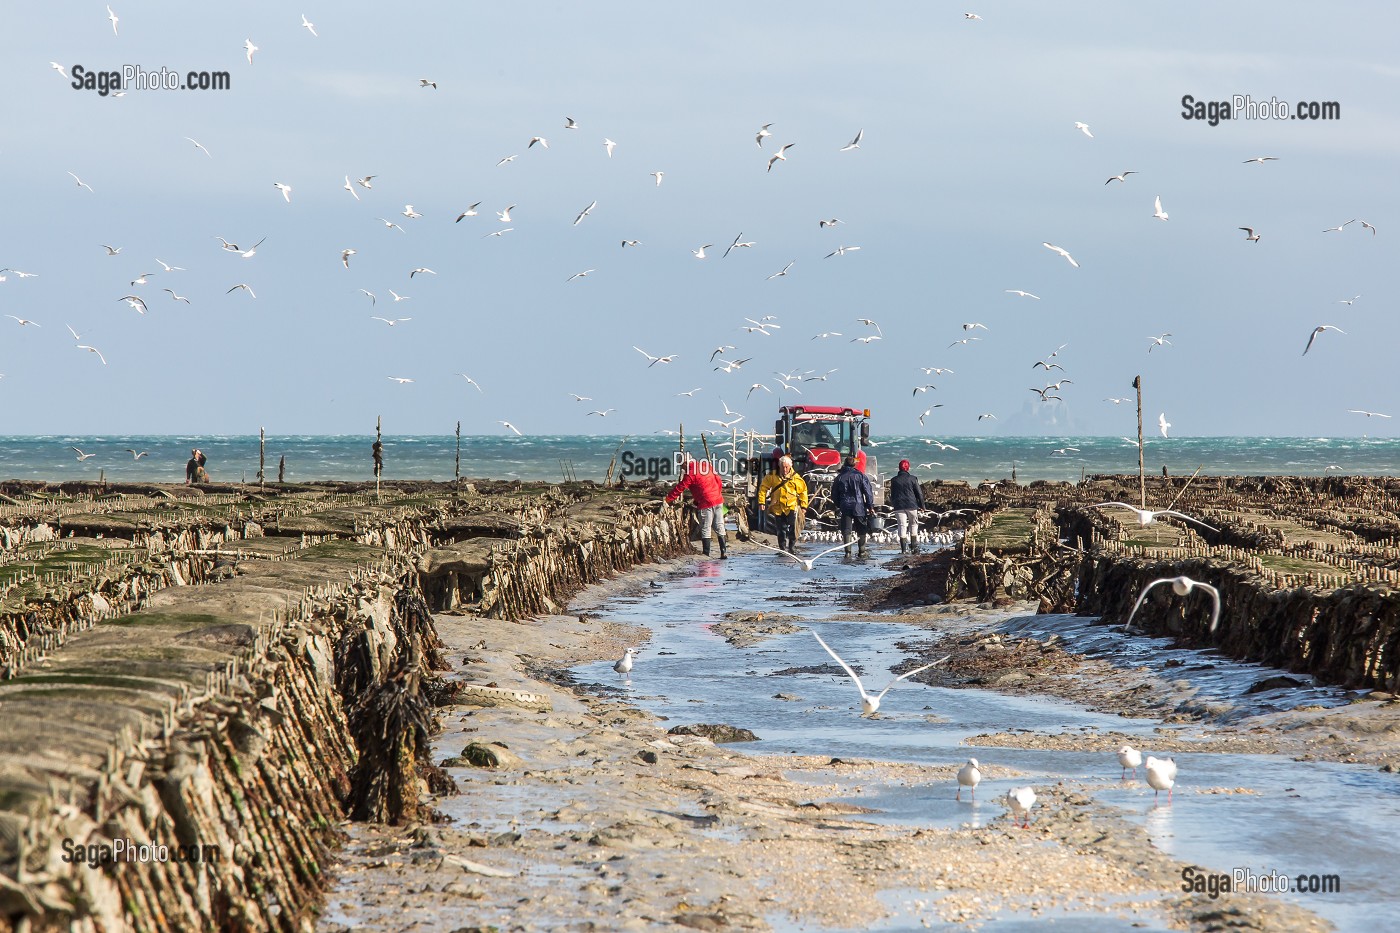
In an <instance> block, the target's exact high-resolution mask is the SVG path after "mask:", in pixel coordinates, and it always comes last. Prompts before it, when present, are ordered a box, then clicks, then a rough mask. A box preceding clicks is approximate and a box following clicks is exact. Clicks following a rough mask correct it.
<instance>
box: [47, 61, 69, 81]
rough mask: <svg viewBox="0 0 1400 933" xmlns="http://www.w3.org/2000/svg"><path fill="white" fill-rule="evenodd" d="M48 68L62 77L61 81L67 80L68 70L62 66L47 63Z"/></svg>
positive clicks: (55, 63) (56, 63)
mask: <svg viewBox="0 0 1400 933" xmlns="http://www.w3.org/2000/svg"><path fill="white" fill-rule="evenodd" d="M49 67H50V68H52V69H53V70H54V71H57V72H58V73H59V74H61V75H63V80H65V81H67V80H68V70H67V69H66V68H64V67H63V66H62V65H60V64H59V63H58V62H49Z"/></svg>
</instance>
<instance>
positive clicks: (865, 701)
mask: <svg viewBox="0 0 1400 933" xmlns="http://www.w3.org/2000/svg"><path fill="white" fill-rule="evenodd" d="M764 546H765V547H767V545H764ZM844 547H845V545H844V544H842V545H838V546H837V547H834V548H831V549H830V550H828V551H823V552H822V554H828V553H830V552H831V551H836V550H840V549H841V548H844ZM769 550H777V549H776V548H769ZM784 553H786V552H784ZM788 556H789V557H792V555H790V554H789V555H788ZM821 556H822V555H821V554H818V555H817V557H821ZM817 557H814V558H812V560H816V559H817ZM793 559H794V560H797V561H798V563H801V564H803V565H804V566H805V567H806V568H807V569H808V570H811V569H812V567H811V561H803V560H801V559H800V558H796V557H793ZM812 637H813V638H815V639H816V640H817V643H818V644H819V645H821V646H822V647H823V648H825V649H826V653H827V654H829V655H831V656H832V657H833V658H835V659H836V663H837V664H840V665H841V667H842V668H844V669H845V671H846V673H847V674H849V675H850V676H851V680H853V681H855V683H856V689H857V690H859V691H860V710H861V712H860V714H861V715H862V716H873V715H875V714H876V713H877V712H879V710H880V701H881V700H883V699H884V698H885V694H887V693H889V692H890V690H891V688H893V687H894V685H895V684H897V683H899V682H900V681H901V680H904V679H905V678H906V677H913V676H914V675H915V674H918V673H920V672H921V671H926V670H928V669H929V668H931V667H937V666H938V665H940V664H942V663H943V662H944V661H946V660H948V658H950V657H952V655H947V656H945V657H942V658H939V659H938V660H937V661H934V662H933V663H932V664H925V665H924V666H923V667H916V668H914V669H913V670H912V671H906V672H905V673H903V674H900V675H899V676H898V677H896V678H895V679H894V680H892V681H890V682H889V686H887V687H885V689H883V690H881V691H880V692H879V693H877V694H875V695H874V696H871V695H870V694H868V693H866V692H865V685H864V684H862V683H861V682H860V677H858V676H857V675H856V672H855V671H853V670H851V666H850V665H849V664H847V663H846V662H845V661H843V660H841V656H840V655H838V654H837V653H836V652H835V651H832V650H831V646H829V645H828V644H827V643H826V642H824V641H822V637H821V636H820V635H818V634H817V633H816V632H813V633H812Z"/></svg>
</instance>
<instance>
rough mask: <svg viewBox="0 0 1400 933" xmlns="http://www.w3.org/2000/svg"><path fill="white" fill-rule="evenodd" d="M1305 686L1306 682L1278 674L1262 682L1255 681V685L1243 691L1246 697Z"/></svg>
mask: <svg viewBox="0 0 1400 933" xmlns="http://www.w3.org/2000/svg"><path fill="white" fill-rule="evenodd" d="M1306 686H1307V682H1306V681H1303V680H1299V679H1298V678H1296V677H1285V676H1283V675H1282V674H1279V675H1277V676H1275V677H1265V678H1264V679H1263V680H1260V681H1256V682H1255V683H1253V684H1252V685H1250V688H1249V689H1248V690H1246V691H1245V694H1246V695H1248V694H1251V693H1263V692H1264V691H1265V690H1282V689H1288V688H1292V687H1306Z"/></svg>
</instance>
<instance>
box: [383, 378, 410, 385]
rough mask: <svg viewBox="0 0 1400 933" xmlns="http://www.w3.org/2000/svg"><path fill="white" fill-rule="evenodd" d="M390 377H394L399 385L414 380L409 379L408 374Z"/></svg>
mask: <svg viewBox="0 0 1400 933" xmlns="http://www.w3.org/2000/svg"><path fill="white" fill-rule="evenodd" d="M388 378H390V379H392V380H393V381H394V382H397V383H398V384H399V385H404V384H406V383H409V382H412V381H413V380H412V379H409V378H408V377H407V376H389V377H388Z"/></svg>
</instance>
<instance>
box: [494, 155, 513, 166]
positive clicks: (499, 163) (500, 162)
mask: <svg viewBox="0 0 1400 933" xmlns="http://www.w3.org/2000/svg"><path fill="white" fill-rule="evenodd" d="M514 161H515V156H513V155H508V156H506V157H505V158H504V159H502V160H501V161H499V162H497V163H496V165H497V167H500V166H502V165H505V164H506V163H507V162H514Z"/></svg>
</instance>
